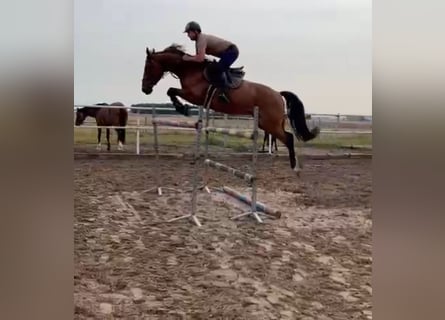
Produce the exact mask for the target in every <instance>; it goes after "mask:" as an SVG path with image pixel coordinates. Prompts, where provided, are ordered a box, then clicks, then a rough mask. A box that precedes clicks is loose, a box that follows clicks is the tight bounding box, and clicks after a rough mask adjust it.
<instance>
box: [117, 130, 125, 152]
mask: <svg viewBox="0 0 445 320" xmlns="http://www.w3.org/2000/svg"><path fill="white" fill-rule="evenodd" d="M116 133H117V143H118V146H117V150H120V151H122V150H124V145H123V141H124V139H123V129H116Z"/></svg>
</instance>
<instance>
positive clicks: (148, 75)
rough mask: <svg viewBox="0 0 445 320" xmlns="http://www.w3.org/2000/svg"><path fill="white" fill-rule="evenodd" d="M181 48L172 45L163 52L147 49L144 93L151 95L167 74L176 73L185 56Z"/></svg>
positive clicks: (143, 81) (143, 80) (143, 84)
mask: <svg viewBox="0 0 445 320" xmlns="http://www.w3.org/2000/svg"><path fill="white" fill-rule="evenodd" d="M180 48H181V47H180V46H177V45H171V46H170V47H168V48H166V49H165V50H163V51H159V52H155V51H154V49H153V51H150V50H149V49H148V48H146V53H147V57H146V58H145V67H144V76H143V78H142V92H144V93H145V94H150V93H152V91H153V87H154V86H155V85H156V84H157V83H158V82H159V80H161V79H162V77H163V76H164V74H165V72H167V71H170V72H175V71H176V69H177V67H178V65H180V64H181V63H182V62H183V60H182V56H183V55H184V54H185V53H184V52H183V51H182V50H181V49H180Z"/></svg>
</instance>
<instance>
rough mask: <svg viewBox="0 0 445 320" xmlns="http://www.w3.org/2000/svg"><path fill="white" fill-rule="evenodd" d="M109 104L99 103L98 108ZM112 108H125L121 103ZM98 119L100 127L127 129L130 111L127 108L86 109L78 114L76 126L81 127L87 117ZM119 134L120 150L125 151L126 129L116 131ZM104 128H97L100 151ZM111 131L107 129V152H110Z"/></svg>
mask: <svg viewBox="0 0 445 320" xmlns="http://www.w3.org/2000/svg"><path fill="white" fill-rule="evenodd" d="M108 105H109V104H108V103H97V104H96V106H108ZM110 106H124V105H123V103H121V102H113V103H112V104H110ZM88 116H89V117H93V118H95V119H96V124H97V125H98V126H116V127H125V126H126V125H127V121H128V111H127V109H126V108H119V109H115V108H95V107H84V108H80V109H78V110H77V112H76V126H80V125H81V124H82V123H83V122H84V121H85V119H86V118H87V117H88ZM115 130H116V132H117V142H118V144H119V146H118V150H123V149H124V144H125V129H115ZM101 134H102V128H97V149H98V150H100V148H101V145H100V138H101ZM110 149H111V146H110V129H108V128H107V150H108V151H110Z"/></svg>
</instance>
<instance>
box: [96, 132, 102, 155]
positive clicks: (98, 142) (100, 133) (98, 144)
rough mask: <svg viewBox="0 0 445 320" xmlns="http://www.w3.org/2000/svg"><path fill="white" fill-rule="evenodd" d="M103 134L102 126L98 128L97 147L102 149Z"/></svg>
mask: <svg viewBox="0 0 445 320" xmlns="http://www.w3.org/2000/svg"><path fill="white" fill-rule="evenodd" d="M101 135H102V128H98V129H97V147H96V149H97V150H100V149H101V145H100V137H101Z"/></svg>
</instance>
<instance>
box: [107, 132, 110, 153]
mask: <svg viewBox="0 0 445 320" xmlns="http://www.w3.org/2000/svg"><path fill="white" fill-rule="evenodd" d="M110 149H111V145H110V129H108V128H107V150H108V151H110Z"/></svg>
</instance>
